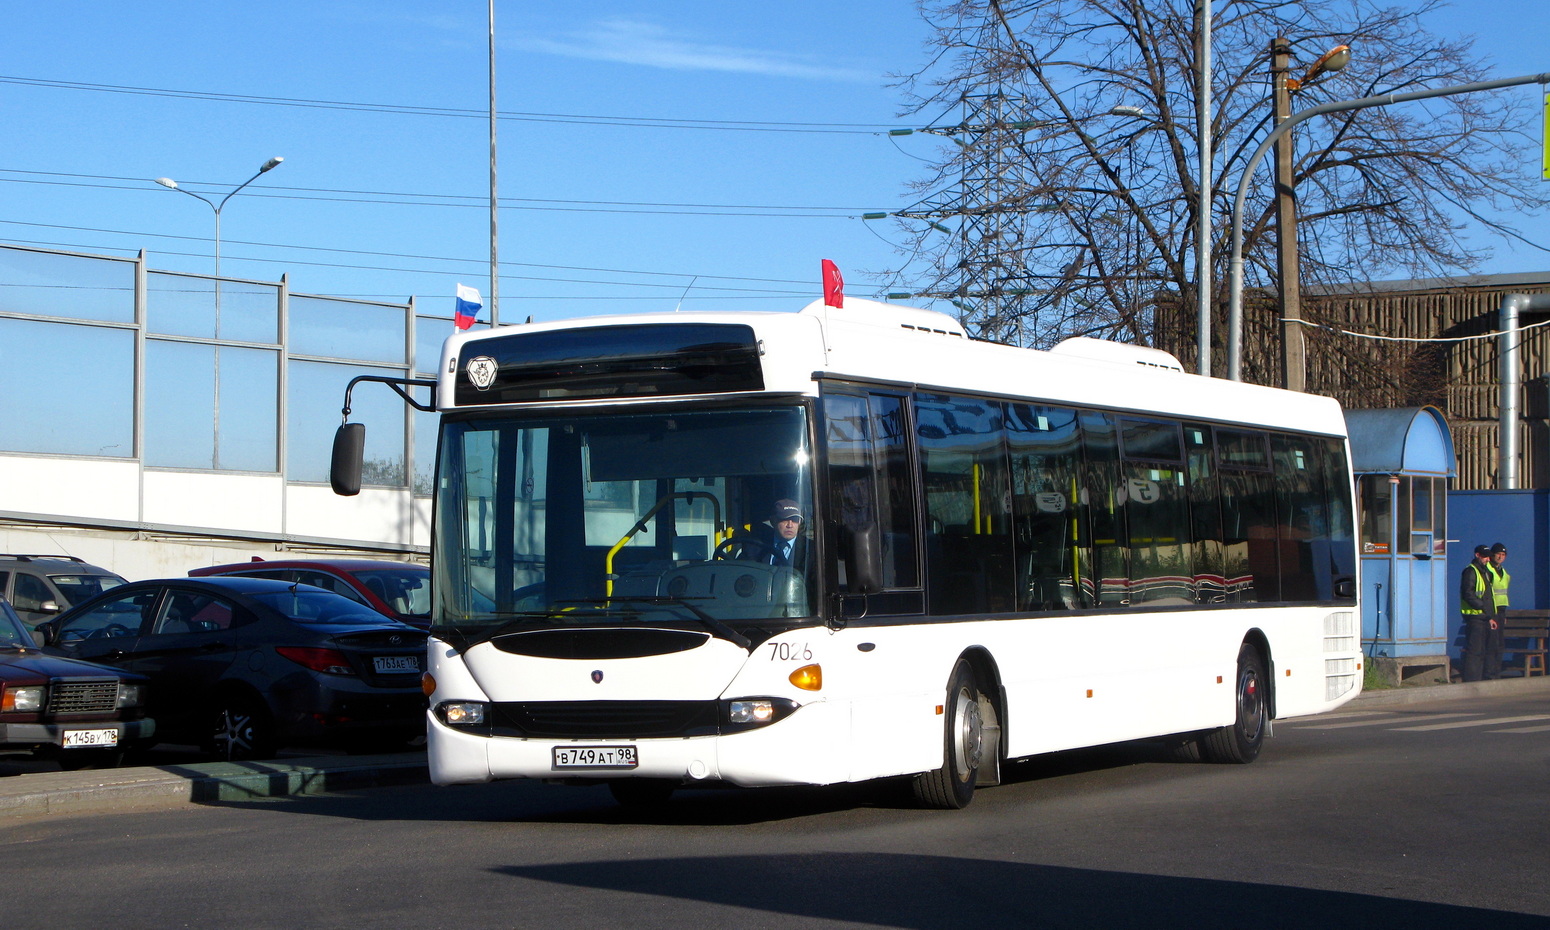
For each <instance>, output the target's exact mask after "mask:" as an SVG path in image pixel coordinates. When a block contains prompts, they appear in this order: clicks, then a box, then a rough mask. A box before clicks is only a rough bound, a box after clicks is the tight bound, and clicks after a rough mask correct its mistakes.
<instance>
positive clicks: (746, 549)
mask: <svg viewBox="0 0 1550 930" xmlns="http://www.w3.org/2000/svg"><path fill="white" fill-rule="evenodd" d="M733 550H738V552H737V558H740V559H747V558H749V557H750V555H751V556H752V560H753V561H759V560H761V559H763V558H766V557H768V556H769V554H770V551H771V549H770V544H769V543H767V542H765V541H764V540H762V539H760V538H759V537H757V536H731V537H728V538H726V539H724V540H722V541H721V545H719V546H717V547H716V551H715V552H712V553H711V554H710V557H711V558H712V559H731V558H733V556H732V552H733Z"/></svg>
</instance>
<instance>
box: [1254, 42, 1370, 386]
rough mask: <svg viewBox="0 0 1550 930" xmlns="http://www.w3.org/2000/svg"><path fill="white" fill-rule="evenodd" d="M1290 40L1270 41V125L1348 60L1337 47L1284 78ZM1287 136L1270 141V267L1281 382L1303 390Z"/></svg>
mask: <svg viewBox="0 0 1550 930" xmlns="http://www.w3.org/2000/svg"><path fill="white" fill-rule="evenodd" d="M1291 60H1292V44H1291V43H1290V42H1288V41H1287V40H1286V39H1285V38H1284V37H1280V36H1278V37H1276V38H1275V39H1272V40H1271V42H1270V73H1271V75H1272V77H1273V78H1274V81H1273V83H1274V90H1273V92H1272V93H1271V103H1272V107H1273V110H1274V114H1275V122H1274V124H1273V125H1274V126H1279V125H1281V124H1282V123H1284V122H1286V121H1287V120H1288V119H1290V118H1291V116H1292V94H1294V93H1296V92H1297V91H1298V90H1301V89H1302V88H1303V87H1305V86H1306V85H1308V84H1311V83H1313V82H1314V81H1315V80H1317V79H1318V78H1319V77H1320V76H1321V75H1324V74H1329V73H1332V72H1335V71H1339V70H1340V69H1341V68H1344V67H1345V66H1346V65H1348V64H1350V63H1351V46H1349V45H1337V46H1335V47H1334V48H1332V49H1330V50H1329V51H1327V52H1325V53H1324V54H1323V55H1321V56H1319V58H1318V60H1317V61H1315V62H1314V63H1313V65H1312V66H1311V67H1309V68H1308V71H1307V73H1306V74H1304V75H1303V76H1302V79H1301V80H1298V79H1297V78H1294V77H1288V76H1287V74H1288V72H1289V71H1290V70H1291ZM1293 157H1294V156H1293V152H1292V134H1291V133H1289V132H1288V133H1286V134H1285V135H1283V136H1282V137H1281V139H1280V141H1278V142H1277V143H1276V152H1275V174H1276V181H1275V193H1276V265H1277V268H1278V270H1279V273H1278V274H1277V276H1276V277H1277V280H1278V282H1279V287H1280V298H1281V320H1282V323H1281V386H1282V387H1284V388H1286V389H1287V390H1289V391H1302V390H1306V389H1307V368H1308V366H1307V349H1306V344H1305V343H1304V341H1303V332H1302V323H1301V322H1300V321H1301V320H1302V278H1301V274H1300V270H1299V268H1298V264H1297V263H1298V258H1297V197H1296V192H1295V187H1294V185H1295V184H1296V177H1295V172H1294V171H1293V168H1294V164H1293Z"/></svg>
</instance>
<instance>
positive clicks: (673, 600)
mask: <svg viewBox="0 0 1550 930" xmlns="http://www.w3.org/2000/svg"><path fill="white" fill-rule="evenodd" d="M610 600H615V601H628V602H629V603H631V604H658V605H667V606H671V607H682V608H683V609H685V610H687V611H689V612H690V613H691V614H693V615H694V619H696V620H698V621H700V622H701V623H703V624H705V626H706V628H707V629H709V630H710V631H711V632H712V633H715V634H716V635H717V636H719V637H721V638H722V639H725V640H729V641H731V642H733V643H736V644H737V645H738V646H739V647H741V648H742V649H744V650H746V651H747V652H748V653H749V654H752V653H753V641H752V640H750V639H749V638H748V637H746V636H744V635H743V634H741V633H739V632H738V631H736V630H734V629H732V628H731V627H729V626H727V625H726V624H725V623H722V622H721V621H720V620H717V619H716V618H715V617H712V616H711V615H710V614H708V613H706V612H705V611H703V610H701V609H700V608H698V607H696V606H695V605H694V604H692V603H690V601H689V599H688V598H682V597H671V596H663V595H650V594H641V595H634V596H629V597H614V598H610Z"/></svg>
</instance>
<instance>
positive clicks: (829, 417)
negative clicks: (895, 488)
mask: <svg viewBox="0 0 1550 930" xmlns="http://www.w3.org/2000/svg"><path fill="white" fill-rule="evenodd" d="M823 407H824V421H825V423H826V429H827V437H826V438H827V447H828V455H829V474H828V479H829V518H828V520H827V521H826V523H825V526H824V531H825V533H826V534H827V538H826V539H825V546H826V548H827V549H828V551H829V552H830V553H832V554H833V556H834V557H835V562H836V563H837V566H838V572H839V578H838V583H839V591H840V592H842V593H852V594H855V593H863V592H861V591H859V590H857V589H856V587H855V586H854V584H853V582H854V579H853V578H852V575H853V574H855V573H854V572H853V571H852V570H851V569H852V566H853V565H854V557H855V546H854V536H855V534H856V532H857V531H858V530H860V529H862V528H863V527H866V526H869V525H871V526H875V525H876V523H877V492H876V490H875V489H874V488H873V486H872V473H873V468H872V442H871V430H870V429H869V425H870V424H869V422H868V419H869V418H868V415H867V403H866V398H865V397H858V396H855V395H852V394H825V395H824V400H823Z"/></svg>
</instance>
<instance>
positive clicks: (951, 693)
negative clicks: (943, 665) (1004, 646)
mask: <svg viewBox="0 0 1550 930" xmlns="http://www.w3.org/2000/svg"><path fill="white" fill-rule="evenodd" d="M942 712H943V715H944V716H945V717H946V718H947V720H946V724H945V726H944V731H945V732H944V736H943V738H944V742H945V745H944V746H943V750H944V752H943V759H942V767H941V768H939V769H937V770H935V771H933V772H926V773H924V774H921V775H917V776H915V782H914V785H913V789H914V794H915V800H917V801H918V802H920V803H921V804H922V805H924V806H926V807H937V808H943V809H946V810H959V809H962V808H964V807H967V806H968V804H969V802H970V801H972V800H973V799H974V785H975V782H976V781H977V780H978V777H979V767H980V761H981V758H982V757H983V755H984V751H985V730H984V722H983V720H981V718H980V702H979V688H978V687H977V686H976V685H975V682H974V669H973V668H971V667H970V665H969V663H968V662H967V661H966V660H964V659H959V660H958V664H957V665H956V666H955V667H954V668H953V677H952V679H951V682H950V683H949V684H948V686H947V702H946V704H944V705H943V708H942Z"/></svg>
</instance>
